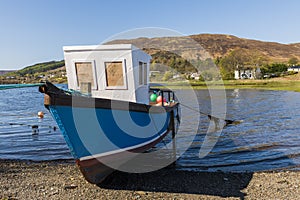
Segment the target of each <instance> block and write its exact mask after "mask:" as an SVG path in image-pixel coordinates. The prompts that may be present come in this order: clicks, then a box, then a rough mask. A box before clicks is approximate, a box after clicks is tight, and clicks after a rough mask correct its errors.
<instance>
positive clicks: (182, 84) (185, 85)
mask: <svg viewBox="0 0 300 200" xmlns="http://www.w3.org/2000/svg"><path fill="white" fill-rule="evenodd" d="M37 82H39V81H37ZM37 82H36V83H37ZM32 83H34V82H30V84H32ZM53 83H55V84H58V83H59V84H67V82H55V81H54V82H53ZM0 84H18V82H13V81H9V82H3V81H2V82H1V81H0ZM150 84H154V85H157V86H156V87H168V88H171V89H262V90H285V91H294V92H300V73H299V74H295V75H290V76H285V77H277V78H271V79H257V80H253V79H251V80H250V79H243V80H220V81H196V80H190V81H188V80H185V81H184V80H183V81H177V80H176V81H172V80H170V81H165V82H154V83H150ZM159 85H161V86H159Z"/></svg>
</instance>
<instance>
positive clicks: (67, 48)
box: [63, 44, 139, 52]
mask: <svg viewBox="0 0 300 200" xmlns="http://www.w3.org/2000/svg"><path fill="white" fill-rule="evenodd" d="M63 50H64V51H65V52H72V51H105V50H110V51H111V50H139V48H137V47H135V46H134V45H132V44H112V45H85V46H64V47H63Z"/></svg>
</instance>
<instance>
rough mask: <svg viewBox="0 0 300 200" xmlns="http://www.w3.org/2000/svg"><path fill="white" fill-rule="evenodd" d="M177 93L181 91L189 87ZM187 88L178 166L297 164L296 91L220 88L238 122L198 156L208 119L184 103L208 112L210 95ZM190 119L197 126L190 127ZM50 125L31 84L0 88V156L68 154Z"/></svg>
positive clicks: (299, 121) (299, 105)
mask: <svg viewBox="0 0 300 200" xmlns="http://www.w3.org/2000/svg"><path fill="white" fill-rule="evenodd" d="M62 86H64V85H62ZM65 87H66V86H65ZM177 93H178V94H180V95H182V96H185V95H189V93H190V91H188V90H179V91H177ZM185 93H186V94H185ZM193 93H194V94H195V96H196V97H197V101H191V102H185V105H188V106H189V108H187V107H183V106H182V107H181V109H182V112H183V113H184V112H185V111H186V112H187V113H188V115H185V119H182V124H181V126H180V129H179V130H180V131H179V132H178V135H177V147H178V149H177V151H178V154H180V155H181V156H180V158H179V159H178V160H177V163H176V167H177V168H178V169H182V170H200V171H217V170H221V171H239V172H243V171H261V170H274V169H287V168H292V169H295V170H299V169H300V167H299V166H300V93H297V92H290V91H271V90H256V89H235V90H225V93H224V91H220V94H221V93H222V94H223V93H224V94H225V97H226V116H225V118H227V119H235V120H239V121H240V122H241V123H238V124H235V125H229V126H226V127H225V128H223V129H222V130H221V131H220V134H218V135H217V138H215V139H216V140H215V141H216V143H215V144H214V145H213V148H212V149H211V151H209V153H207V155H205V156H204V157H199V152H200V150H201V148H203V146H202V144H203V142H204V141H205V140H207V137H208V136H209V135H208V134H210V133H208V132H209V131H208V126H209V123H210V122H211V121H210V120H208V118H207V116H205V115H199V113H197V112H196V111H193V110H189V109H190V108H200V111H201V112H202V113H210V112H211V109H212V106H213V104H212V102H213V101H212V99H211V98H214V97H212V96H211V94H210V92H209V91H208V90H195V91H193ZM216 96H218V95H216ZM195 110H197V109H195ZM39 111H43V112H44V113H45V117H44V118H43V119H39V118H38V117H37V113H38V112H39ZM12 124H14V125H12ZM195 124H196V126H197V129H192V128H191V127H195ZM32 125H37V126H38V130H33V129H32ZM53 127H57V125H56V123H55V121H54V120H53V119H52V117H51V115H50V113H49V112H48V111H47V109H46V108H45V107H44V105H43V95H42V94H41V93H39V92H38V89H37V88H36V87H33V88H19V89H8V90H0V159H22V160H34V161H41V160H57V159H72V156H71V155H70V152H69V149H68V147H67V145H66V143H65V141H64V139H63V136H62V135H61V132H60V131H59V129H57V130H54V128H53ZM37 131H38V133H37ZM183 147H184V148H183Z"/></svg>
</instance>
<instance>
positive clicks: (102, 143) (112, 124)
mask: <svg viewBox="0 0 300 200" xmlns="http://www.w3.org/2000/svg"><path fill="white" fill-rule="evenodd" d="M40 92H42V93H45V102H44V103H45V106H46V107H47V108H48V109H49V111H50V112H51V114H52V116H53V118H54V119H55V120H56V122H57V124H58V126H59V128H60V130H61V132H62V134H63V136H64V139H65V141H66V143H67V145H68V146H69V149H70V151H71V153H72V155H73V156H74V158H75V159H76V162H77V164H78V165H79V168H80V170H81V172H82V173H83V175H84V176H85V178H86V180H88V181H89V182H91V183H100V182H101V181H102V180H104V179H105V177H106V176H108V175H109V174H110V173H111V172H112V171H114V169H116V167H115V165H116V164H117V165H118V164H119V165H122V164H124V163H126V162H127V161H129V160H130V159H132V153H140V152H144V151H146V150H148V149H150V148H152V147H153V146H155V145H156V144H157V143H158V142H160V141H161V140H162V139H163V138H164V137H165V136H166V135H167V134H168V133H169V132H172V136H174V135H175V132H176V131H175V126H176V125H175V123H176V124H177V123H179V122H180V120H179V113H178V109H179V104H178V103H174V104H173V105H171V106H150V105H145V104H138V103H132V102H124V101H117V100H109V99H101V98H91V97H83V96H78V95H75V96H74V95H72V94H70V93H67V92H66V91H63V90H61V89H58V88H56V87H55V86H54V85H52V84H50V83H46V84H45V85H44V86H41V87H40ZM128 152H129V153H128ZM130 152H131V153H130ZM111 164H114V165H113V166H114V167H112V166H111Z"/></svg>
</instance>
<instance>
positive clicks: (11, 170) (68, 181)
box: [0, 160, 300, 200]
mask: <svg viewBox="0 0 300 200" xmlns="http://www.w3.org/2000/svg"><path fill="white" fill-rule="evenodd" d="M0 161H1V162H0V174H1V176H0V177H1V178H0V183H1V184H0V191H1V193H0V199H1V200H4V199H296V198H297V197H299V196H300V171H291V170H285V171H268V172H254V173H252V172H244V173H229V172H192V171H179V170H175V169H174V168H171V167H169V168H164V169H161V170H158V171H154V172H150V173H144V174H129V173H124V172H117V171H116V172H114V173H113V174H112V175H110V176H109V177H108V178H107V179H106V180H105V181H104V182H102V183H101V184H99V185H93V184H90V183H88V182H87V181H86V180H85V179H84V178H83V176H82V174H81V173H80V171H79V169H78V167H77V165H76V164H75V161H74V160H56V161H38V162H35V161H25V160H0Z"/></svg>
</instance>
